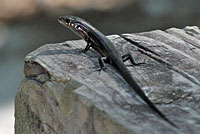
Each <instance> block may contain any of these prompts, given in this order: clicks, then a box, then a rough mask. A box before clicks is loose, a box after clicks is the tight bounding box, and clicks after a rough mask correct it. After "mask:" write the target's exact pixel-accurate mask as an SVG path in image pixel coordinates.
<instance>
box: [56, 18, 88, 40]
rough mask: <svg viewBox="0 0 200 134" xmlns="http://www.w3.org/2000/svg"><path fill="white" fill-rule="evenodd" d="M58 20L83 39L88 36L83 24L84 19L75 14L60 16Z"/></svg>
mask: <svg viewBox="0 0 200 134" xmlns="http://www.w3.org/2000/svg"><path fill="white" fill-rule="evenodd" d="M58 22H59V23H61V24H62V25H64V26H65V27H68V28H69V29H71V30H72V31H73V32H74V33H76V34H77V35H79V36H80V37H81V38H83V39H85V38H87V36H88V29H87V28H86V27H85V26H84V25H83V23H84V20H82V19H81V18H79V17H75V16H60V17H58Z"/></svg>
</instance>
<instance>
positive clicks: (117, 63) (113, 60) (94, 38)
mask: <svg viewBox="0 0 200 134" xmlns="http://www.w3.org/2000/svg"><path fill="white" fill-rule="evenodd" d="M58 22H59V23H61V24H62V25H64V26H65V27H68V28H69V29H70V30H72V31H73V32H74V33H75V34H77V35H78V36H80V37H81V38H82V39H84V40H85V41H86V42H87V45H86V47H85V49H84V50H83V52H87V51H88V50H89V49H90V48H93V49H94V50H96V51H97V52H98V53H100V55H101V56H102V57H101V58H99V64H100V67H101V68H100V71H101V70H104V69H105V68H106V67H105V63H108V64H110V65H112V66H113V67H114V68H115V69H116V70H117V72H118V73H119V74H120V75H121V76H122V77H123V79H124V80H125V81H126V82H127V83H128V85H129V86H130V87H131V89H133V90H134V91H135V92H136V93H137V95H139V96H140V97H141V98H142V100H143V101H144V102H145V103H146V104H147V105H148V106H149V107H150V108H151V109H152V110H153V111H154V112H156V113H157V114H158V115H159V116H160V117H161V118H162V119H164V120H165V121H166V122H168V123H169V124H171V125H172V126H173V127H175V128H178V126H177V125H175V124H174V123H173V122H172V121H170V120H169V119H168V118H167V117H166V116H165V115H164V114H163V113H162V112H161V111H160V110H159V109H158V108H157V107H156V106H155V105H154V104H153V103H152V102H151V100H150V99H149V98H148V97H147V96H146V94H145V93H144V91H143V90H142V89H141V87H140V86H139V85H138V84H137V83H136V81H135V80H134V79H133V77H132V75H131V73H130V71H129V70H128V68H127V67H126V65H125V64H124V62H125V61H127V60H130V61H131V63H132V64H134V65H137V63H135V62H134V60H133V58H132V56H131V55H130V54H126V55H124V56H122V57H121V56H120V54H119V52H118V51H117V50H116V48H115V47H114V45H113V44H112V42H111V41H110V40H109V39H108V38H107V37H106V36H105V35H104V34H103V33H101V32H100V31H99V30H97V29H96V28H95V27H93V26H92V25H91V24H89V23H88V22H87V21H85V20H83V19H81V18H79V17H76V16H60V17H58Z"/></svg>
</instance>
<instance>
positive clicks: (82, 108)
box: [15, 27, 200, 134]
mask: <svg viewBox="0 0 200 134" xmlns="http://www.w3.org/2000/svg"><path fill="white" fill-rule="evenodd" d="M187 29H188V28H186V29H184V30H182V29H177V28H171V29H168V30H166V31H161V30H155V31H151V32H144V33H137V34H122V35H112V36H109V38H110V39H111V40H112V42H113V44H114V45H115V46H116V48H117V49H118V51H119V52H120V53H121V54H126V53H131V54H132V55H133V57H136V61H137V62H141V61H144V62H146V63H147V64H144V65H141V66H130V63H128V62H127V63H126V65H127V67H128V69H129V70H130V71H131V73H132V76H133V77H134V79H135V80H136V81H137V82H138V84H139V85H140V86H141V88H142V89H143V90H144V92H145V93H146V95H147V96H148V97H149V99H150V100H151V101H152V102H153V103H154V104H155V105H156V106H157V107H158V108H159V110H160V111H162V112H163V113H164V114H165V115H166V116H167V118H169V119H170V120H171V121H173V122H174V123H175V124H176V125H177V126H178V127H179V129H175V128H174V127H172V126H171V125H169V124H168V123H167V122H165V121H163V120H162V119H161V118H160V117H159V116H157V114H155V113H154V112H153V111H152V110H151V109H150V108H149V107H148V106H147V105H146V103H144V102H143V101H142V100H141V99H140V98H139V97H138V96H137V94H136V93H135V92H134V91H133V90H131V89H130V88H129V86H128V84H127V83H126V82H125V81H124V80H123V79H122V77H121V76H120V75H119V74H118V73H117V72H116V71H115V70H114V68H113V67H112V66H109V65H107V69H106V70H105V71H102V72H101V73H100V74H99V72H98V71H95V70H96V69H97V68H98V67H99V64H98V58H99V57H100V55H99V54H97V53H96V52H95V51H94V50H93V49H91V50H90V51H88V52H87V53H81V52H80V50H82V49H83V48H84V47H85V45H86V43H85V42H84V41H83V40H76V41H66V42H63V43H57V44H47V45H44V46H42V47H40V48H38V49H37V50H35V51H33V52H31V53H30V54H29V55H27V56H26V58H25V68H24V73H25V78H24V80H23V81H22V83H21V85H20V87H19V91H18V93H17V95H16V97H15V134H41V133H42V134H78V133H81V134H141V133H146V132H148V134H160V133H162V134H175V133H182V134H194V133H197V132H198V130H199V129H200V126H199V122H200V118H199V117H200V111H199V108H200V104H199V101H200V90H199V89H200V81H199V80H200V77H199V76H200V71H199V69H200V68H199V64H200V61H199V57H200V50H199V44H200V41H199V39H198V38H197V37H198V36H197V34H191V33H190V32H188V30H187ZM189 29H190V28H189ZM195 29H198V28H196V27H195V28H193V30H194V31H195ZM189 31H191V30H189ZM194 31H192V33H198V32H199V31H196V32H194Z"/></svg>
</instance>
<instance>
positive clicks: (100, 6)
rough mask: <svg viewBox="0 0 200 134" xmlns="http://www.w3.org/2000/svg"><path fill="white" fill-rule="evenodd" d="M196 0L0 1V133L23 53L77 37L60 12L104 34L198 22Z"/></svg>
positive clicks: (10, 120) (7, 123)
mask: <svg viewBox="0 0 200 134" xmlns="http://www.w3.org/2000/svg"><path fill="white" fill-rule="evenodd" d="M199 5H200V1H199V0H165V1H164V0H163V1H161V0H101V1H100V0H57V1H52V0H0V9H1V10H0V116H1V119H2V121H1V123H0V134H13V133H14V132H13V130H14V126H13V124H14V110H13V109H14V105H13V103H14V96H15V94H16V92H17V90H18V87H19V85H20V82H21V81H22V79H23V77H24V75H23V65H24V57H25V56H26V55H27V54H28V53H29V52H31V51H33V50H34V49H36V48H38V47H40V46H42V45H44V44H47V43H56V42H63V41H66V40H72V39H79V38H78V37H77V36H76V35H75V34H74V33H72V32H71V31H70V30H68V29H67V28H65V27H63V26H62V25H60V24H59V23H58V22H57V17H58V16H59V15H75V16H79V17H81V18H84V19H86V20H87V21H88V22H90V23H91V24H92V25H94V26H95V27H96V28H98V29H99V30H100V31H102V32H103V33H105V34H106V35H109V34H120V33H134V32H143V31H150V30H155V29H161V30H165V29H167V28H171V27H177V28H184V27H185V26H191V25H192V26H193V25H195V26H200V6H199Z"/></svg>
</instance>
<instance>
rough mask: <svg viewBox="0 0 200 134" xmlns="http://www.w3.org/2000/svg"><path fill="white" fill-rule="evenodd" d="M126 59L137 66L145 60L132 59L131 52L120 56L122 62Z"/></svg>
mask: <svg viewBox="0 0 200 134" xmlns="http://www.w3.org/2000/svg"><path fill="white" fill-rule="evenodd" d="M127 60H130V62H131V63H132V64H133V65H135V66H138V65H141V64H146V63H145V62H140V63H137V62H135V60H134V59H133V56H132V55H131V54H125V55H123V56H122V61H123V62H126V61H127Z"/></svg>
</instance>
